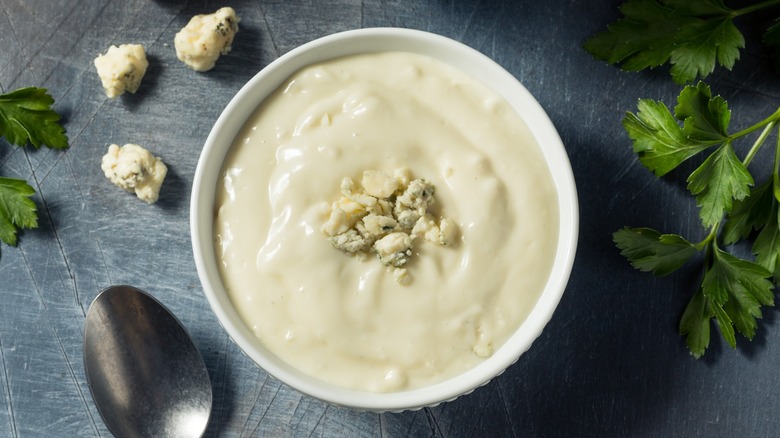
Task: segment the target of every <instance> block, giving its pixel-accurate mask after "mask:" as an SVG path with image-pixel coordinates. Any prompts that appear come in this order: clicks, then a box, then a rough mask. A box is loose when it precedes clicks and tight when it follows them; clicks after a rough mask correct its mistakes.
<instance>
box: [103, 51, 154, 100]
mask: <svg viewBox="0 0 780 438" xmlns="http://www.w3.org/2000/svg"><path fill="white" fill-rule="evenodd" d="M94 63H95V68H96V69H97V73H98V76H99V77H100V82H101V83H102V84H103V88H104V89H105V90H106V96H108V97H109V98H110V99H113V98H115V97H118V96H121V95H122V94H124V92H125V91H127V92H129V93H135V92H136V91H138V87H140V86H141V79H143V77H144V75H145V74H146V69H147V67H149V62H148V61H147V60H146V52H145V51H144V47H143V46H142V45H140V44H122V45H120V46H111V47H109V48H108V51H107V52H106V53H105V54H104V55H100V56H98V57H97V58H95V61H94Z"/></svg>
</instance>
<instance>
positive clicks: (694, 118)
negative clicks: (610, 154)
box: [623, 82, 731, 176]
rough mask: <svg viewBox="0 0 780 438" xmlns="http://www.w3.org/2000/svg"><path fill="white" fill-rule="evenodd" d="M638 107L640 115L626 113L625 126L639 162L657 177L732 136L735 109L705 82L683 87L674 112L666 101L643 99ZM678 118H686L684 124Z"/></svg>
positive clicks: (683, 119)
mask: <svg viewBox="0 0 780 438" xmlns="http://www.w3.org/2000/svg"><path fill="white" fill-rule="evenodd" d="M637 109H638V110H639V111H638V112H637V113H636V114H632V113H630V112H629V113H626V115H625V117H624V118H623V128H624V129H625V130H626V132H627V133H628V135H629V137H631V140H633V144H634V152H636V153H637V155H638V156H639V161H641V162H642V164H644V165H645V167H647V168H648V169H650V170H652V171H653V173H655V174H656V176H663V175H665V174H666V173H668V172H669V171H671V170H673V169H674V168H676V167H677V166H679V165H680V164H681V163H682V162H683V161H685V160H687V159H688V158H690V157H692V156H694V155H696V154H698V153H699V152H701V151H703V150H705V149H707V148H709V147H710V146H714V145H717V144H721V143H723V142H725V141H726V140H727V139H728V138H729V137H728V133H727V129H728V125H729V121H730V120H731V111H730V110H729V108H728V105H727V103H726V101H725V100H723V98H721V97H720V96H716V97H714V98H713V97H712V93H711V92H710V87H709V85H707V84H705V83H704V82H699V83H698V84H697V85H695V86H693V85H689V86H687V87H685V88H684V89H683V91H682V92H681V93H680V95H679V96H678V97H677V106H675V107H674V115H672V113H671V112H670V111H669V108H667V106H666V105H665V104H664V103H663V102H657V101H654V100H651V99H640V100H639V103H638V104H637ZM678 120H682V121H683V126H682V127H680V125H679V124H678V122H677V121H678Z"/></svg>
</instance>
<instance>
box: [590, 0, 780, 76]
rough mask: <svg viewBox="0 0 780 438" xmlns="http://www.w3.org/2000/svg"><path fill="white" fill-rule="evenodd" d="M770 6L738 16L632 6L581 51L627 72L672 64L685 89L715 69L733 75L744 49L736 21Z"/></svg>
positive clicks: (640, 2) (686, 3)
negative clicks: (716, 65) (740, 53)
mask: <svg viewBox="0 0 780 438" xmlns="http://www.w3.org/2000/svg"><path fill="white" fill-rule="evenodd" d="M768 6H770V4H766V5H759V6H758V7H750V8H745V9H743V10H734V9H731V8H729V7H727V6H726V5H725V4H724V3H723V1H722V0H695V1H694V0H628V1H626V2H625V3H623V4H622V5H621V6H620V12H621V13H622V14H623V18H621V19H619V20H617V21H615V22H614V23H612V24H610V25H608V26H607V30H606V31H603V32H600V33H597V34H596V35H594V36H593V37H591V38H589V39H588V40H587V41H586V42H585V44H584V46H583V47H584V48H585V50H586V51H587V52H588V53H590V54H591V55H592V56H593V57H594V58H596V59H598V60H601V61H606V62H607V63H609V64H619V65H620V68H621V69H623V70H625V71H639V70H645V69H648V68H653V67H658V66H661V65H663V64H666V63H669V64H671V69H670V72H671V75H672V79H673V80H674V81H675V82H677V83H679V84H684V83H687V82H692V81H694V80H695V79H696V78H697V77H701V78H704V77H706V76H707V75H709V74H710V73H712V72H713V71H714V69H715V64H716V63H717V64H720V65H721V66H723V67H725V68H727V69H729V70H730V69H731V68H732V67H733V66H734V63H735V62H736V61H737V60H738V59H739V51H740V49H742V48H744V47H745V38H744V37H743V36H742V33H741V32H740V31H739V29H737V27H736V26H735V25H734V22H733V19H734V17H736V16H739V15H742V14H745V13H749V12H754V11H755V10H758V9H761V8H764V7H768ZM775 38H777V37H776V36H773V35H770V36H769V39H770V41H775Z"/></svg>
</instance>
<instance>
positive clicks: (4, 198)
mask: <svg viewBox="0 0 780 438" xmlns="http://www.w3.org/2000/svg"><path fill="white" fill-rule="evenodd" d="M34 194H35V190H34V189H33V188H32V187H30V185H29V184H27V183H26V182H25V181H24V180H21V179H15V178H3V177H0V240H2V241H3V242H5V243H6V244H8V245H11V246H14V245H16V233H17V228H36V227H38V214H37V209H36V207H35V203H34V202H33V201H32V200H31V199H30V197H31V196H32V195H34Z"/></svg>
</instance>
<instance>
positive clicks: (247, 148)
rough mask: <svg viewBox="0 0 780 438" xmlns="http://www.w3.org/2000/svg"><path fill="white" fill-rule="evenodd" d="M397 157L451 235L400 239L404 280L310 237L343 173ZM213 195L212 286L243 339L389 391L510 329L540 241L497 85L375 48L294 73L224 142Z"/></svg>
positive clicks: (513, 127)
mask: <svg viewBox="0 0 780 438" xmlns="http://www.w3.org/2000/svg"><path fill="white" fill-rule="evenodd" d="M399 167H407V168H409V169H410V170H411V172H412V175H413V176H414V177H415V178H426V179H428V180H429V181H431V182H432V183H433V184H434V185H435V186H436V203H435V204H434V205H433V206H432V207H431V210H432V212H433V214H434V215H435V216H436V217H437V218H438V217H448V218H451V219H453V220H454V221H455V222H456V224H457V227H458V229H459V240H458V242H457V243H456V245H454V246H453V247H443V246H439V245H435V244H432V243H430V242H424V241H423V242H421V243H418V244H416V246H415V248H414V251H415V254H414V257H413V258H412V259H411V260H410V262H409V264H408V266H407V267H408V268H409V270H410V271H412V272H413V281H412V283H411V284H410V285H407V286H404V285H401V284H399V283H398V282H397V281H396V279H394V277H393V269H392V268H388V267H385V266H382V265H381V264H380V263H376V261H375V260H362V261H361V260H360V259H357V258H355V257H350V256H348V255H345V254H344V253H342V252H341V251H338V250H336V249H334V248H333V247H332V246H331V244H330V243H329V242H328V239H327V238H326V237H325V236H323V234H322V233H321V231H320V228H321V227H322V225H323V223H324V222H326V221H327V219H328V214H329V212H330V204H331V202H333V201H335V200H336V199H338V196H339V194H338V192H337V191H336V190H334V188H337V187H339V183H340V181H341V180H342V178H343V177H345V176H349V177H352V178H353V179H356V180H359V179H360V176H361V174H362V172H363V171H364V170H367V169H376V170H383V171H385V172H388V173H392V172H393V169H396V168H399ZM221 175H222V183H221V184H220V186H219V187H218V190H217V192H218V193H217V199H216V206H217V212H216V219H215V234H216V235H215V240H216V252H217V257H218V260H220V262H221V263H220V270H221V275H222V279H223V282H224V284H225V287H226V289H227V291H228V293H229V295H230V297H231V300H232V301H233V303H234V304H235V306H236V308H237V310H238V312H239V313H240V315H241V317H242V318H243V320H244V321H245V323H246V324H247V325H248V326H249V327H250V328H251V329H252V330H253V331H254V333H255V334H256V335H257V337H258V338H259V339H260V341H261V342H262V343H263V344H264V345H265V346H266V347H267V348H268V349H269V350H271V351H272V352H274V353H275V354H276V355H278V356H279V357H280V358H281V359H283V360H285V361H286V362H288V363H289V364H290V365H292V366H293V367H296V368H298V369H299V370H301V371H303V372H305V373H307V374H310V375H312V376H315V377H317V378H319V379H322V380H325V381H328V382H331V383H333V384H335V385H339V386H343V387H347V388H353V389H360V390H368V391H397V390H405V389H411V388H418V387H421V386H426V385H429V384H432V383H435V382H439V381H442V380H445V379H447V378H449V377H453V376H455V375H457V374H460V373H462V372H464V371H466V370H468V369H471V368H473V367H475V366H477V365H478V364H479V363H481V362H482V361H484V360H485V357H488V356H490V354H492V352H493V351H494V350H495V349H497V348H499V347H500V346H501V345H502V343H503V342H504V341H505V340H506V339H507V338H508V337H509V336H510V335H511V334H512V333H513V332H514V331H516V330H517V328H518V327H519V326H520V325H521V324H522V322H523V320H524V319H525V318H526V316H527V315H528V313H529V311H530V310H531V308H532V306H533V305H534V304H535V302H536V300H537V299H538V297H539V295H540V293H541V291H542V289H543V288H544V286H545V284H546V281H547V278H548V276H549V272H550V269H551V266H552V263H553V258H554V251H555V248H556V244H557V228H558V210H557V195H556V192H555V188H554V185H553V181H552V178H551V175H550V172H549V170H548V168H547V165H546V163H545V161H544V159H543V157H542V154H541V151H540V149H539V145H538V144H537V143H536V141H535V140H534V138H533V137H532V135H531V134H530V132H529V130H528V128H527V126H526V125H525V123H524V122H523V120H522V118H521V117H520V115H518V114H517V113H516V112H514V110H513V109H512V108H511V107H510V106H509V105H508V104H507V103H506V102H505V101H504V100H503V99H502V98H500V97H499V96H498V95H497V94H496V93H494V92H493V91H491V90H490V89H488V88H487V87H486V86H485V85H483V84H481V83H478V82H476V81H474V80H473V79H471V78H470V77H468V76H467V75H465V74H464V73H462V72H460V71H458V70H456V69H454V68H452V67H450V66H448V65H445V64H443V63H441V62H440V61H436V60H434V59H431V58H428V57H424V56H421V55H415V54H410V53H399V52H388V53H377V54H366V55H360V56H353V57H348V58H342V59H338V60H334V61H330V62H326V63H323V64H318V65H314V66H311V67H308V68H305V69H303V70H301V71H300V72H298V73H296V74H295V75H293V76H292V77H291V78H290V79H288V80H287V81H286V82H285V83H284V84H283V85H282V87H280V89H279V90H277V92H276V93H274V94H273V95H272V96H270V97H269V98H268V99H266V100H265V101H264V102H263V103H262V104H261V105H260V107H259V108H258V109H257V110H256V112H255V113H254V115H252V116H251V117H250V118H249V120H248V121H247V122H246V124H245V126H244V128H243V129H242V131H241V132H240V133H239V135H238V136H237V137H236V140H235V142H234V144H233V145H232V147H231V150H230V152H229V154H228V156H227V157H226V159H225V163H224V165H223V169H222V173H221Z"/></svg>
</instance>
